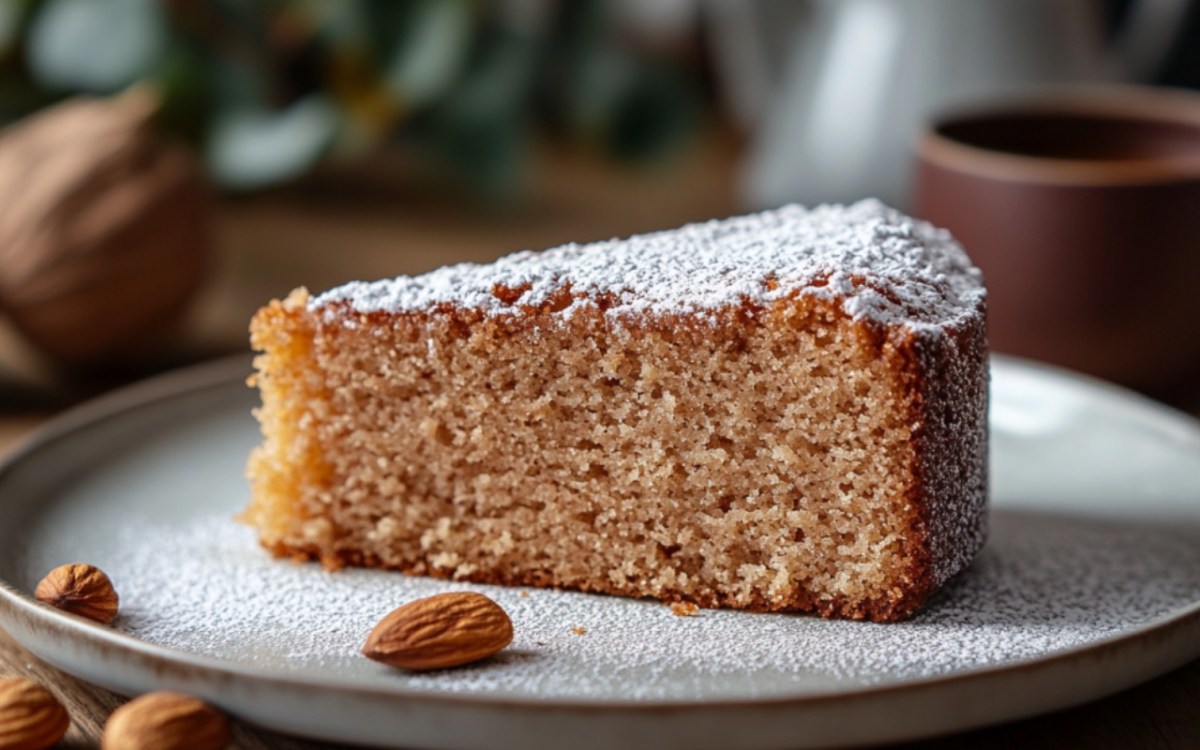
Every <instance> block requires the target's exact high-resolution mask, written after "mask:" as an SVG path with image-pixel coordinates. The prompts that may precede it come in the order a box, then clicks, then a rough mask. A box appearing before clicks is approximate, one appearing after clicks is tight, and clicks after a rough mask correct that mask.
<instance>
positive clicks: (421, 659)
mask: <svg viewBox="0 0 1200 750" xmlns="http://www.w3.org/2000/svg"><path fill="white" fill-rule="evenodd" d="M512 638H513V627H512V620H510V619H509V618H508V614H507V613H506V612H505V611H504V610H503V609H502V608H501V607H500V605H499V604H497V603H496V602H494V601H492V600H491V599H489V598H487V597H486V596H484V595H483V594H475V593H472V592H465V591H464V592H453V593H449V594H438V595H436V596H430V597H427V598H425V599H417V600H416V601H411V602H409V603H408V604H405V605H404V606H402V607H399V608H398V609H395V610H393V611H392V612H391V613H389V614H388V615H387V616H386V617H384V618H383V619H382V620H380V621H379V624H378V625H376V626H375V629H374V630H372V631H371V635H370V636H368V637H367V643H366V645H365V646H363V655H364V656H366V657H367V658H368V659H374V660H375V661H381V662H383V663H384V664H389V665H391V666H393V667H400V668H402V669H412V670H427V669H445V668H447V667H457V666H459V665H462V664H468V663H470V662H473V661H479V660H480V659H484V658H486V657H489V656H491V655H492V654H494V653H496V652H497V651H500V650H501V649H503V648H504V647H505V646H507V645H508V644H510V643H512Z"/></svg>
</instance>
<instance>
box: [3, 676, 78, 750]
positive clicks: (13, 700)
mask: <svg viewBox="0 0 1200 750" xmlns="http://www.w3.org/2000/svg"><path fill="white" fill-rule="evenodd" d="M70 726H71V718H70V717H69V716H67V711H66V709H64V708H63V707H62V704H61V703H59V702H58V699H57V698H55V697H54V696H53V695H52V694H51V693H50V691H49V690H46V689H45V688H44V687H42V686H41V685H39V684H37V683H36V682H31V681H30V680H25V679H22V678H20V677H10V678H8V679H5V680H0V748H3V750H46V748H48V747H53V746H54V745H56V744H58V741H59V740H61V739H62V738H63V735H64V734H66V733H67V729H68V728H69V727H70Z"/></svg>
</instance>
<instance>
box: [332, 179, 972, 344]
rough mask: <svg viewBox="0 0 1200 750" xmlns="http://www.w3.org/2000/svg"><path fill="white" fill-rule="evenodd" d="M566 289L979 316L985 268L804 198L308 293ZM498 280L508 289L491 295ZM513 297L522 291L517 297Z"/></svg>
mask: <svg viewBox="0 0 1200 750" xmlns="http://www.w3.org/2000/svg"><path fill="white" fill-rule="evenodd" d="M564 288H569V289H570V292H571V294H572V296H573V297H574V303H573V304H571V305H570V306H568V307H566V308H565V309H562V310H559V311H557V312H555V313H554V314H555V315H562V316H565V317H569V316H571V315H573V314H575V313H576V312H578V311H579V310H580V309H582V308H584V307H587V306H596V305H597V299H598V298H600V297H602V296H606V297H608V300H607V304H606V309H605V315H606V316H609V317H610V318H615V319H617V320H620V319H622V318H625V319H629V318H635V317H639V316H647V315H649V316H671V315H673V316H678V315H692V316H697V315H698V316H705V315H706V314H708V315H711V314H712V313H713V312H714V311H716V310H719V309H723V308H728V307H731V306H737V305H742V304H746V303H749V304H758V305H768V304H770V303H772V302H774V301H776V300H779V299H784V298H787V297H790V296H794V295H797V294H801V295H813V296H819V297H825V298H836V299H840V300H841V301H842V307H843V310H844V311H845V312H846V313H847V314H848V315H849V316H850V317H851V318H854V319H869V320H874V321H877V322H880V323H884V324H889V325H897V324H902V325H908V326H910V327H914V328H921V327H925V326H942V325H946V324H953V323H954V322H955V321H957V320H959V319H961V318H963V317H965V316H969V315H974V314H977V311H978V307H979V303H980V301H981V300H982V298H983V296H984V293H985V292H984V289H983V283H982V276H981V274H980V272H979V270H978V269H977V268H976V267H975V266H974V265H973V264H972V263H971V261H970V259H969V258H968V257H967V255H966V253H965V252H963V250H962V248H961V247H959V245H958V244H957V243H956V242H955V241H954V240H953V239H952V238H951V237H950V234H949V233H948V232H946V231H945V230H942V229H937V228H935V227H933V226H932V225H930V224H928V223H926V222H923V221H918V220H916V219H912V218H910V217H908V216H905V215H904V214H902V213H901V212H899V211H896V210H894V209H891V208H888V207H887V206H885V205H883V204H882V203H880V202H879V201H876V200H864V201H860V202H858V203H855V204H853V205H849V206H836V205H829V206H819V207H817V208H814V209H805V208H803V207H800V206H795V205H791V206H784V207H783V208H779V209H775V210H770V211H763V212H761V213H757V214H750V215H747V216H738V217H734V218H730V219H724V220H713V221H707V222H702V223H697V224H688V225H686V226H684V227H681V228H679V229H674V230H669V231H663V232H654V233H651V234H642V235H635V236H633V237H629V238H627V239H613V240H607V241H602V242H594V243H590V244H585V245H580V244H574V243H572V244H568V245H562V246H560V247H556V248H552V249H550V250H545V251H542V252H531V251H528V250H526V251H522V252H518V253H513V254H512V255H508V256H506V257H504V258H501V259H500V260H498V261H496V262H494V263H490V264H486V265H483V264H475V263H463V264H459V265H453V266H446V267H444V268H440V269H437V270H435V271H432V272H430V273H427V274H424V275H421V276H401V277H397V278H395V279H385V280H381V281H373V282H359V281H355V282H351V283H349V284H345V285H343V286H340V287H337V288H335V289H332V290H330V291H328V292H326V293H324V294H322V295H320V296H318V297H316V298H314V299H312V300H311V301H310V303H309V304H310V309H313V310H317V309H322V308H326V309H332V308H329V307H328V306H329V305H330V303H337V302H342V303H348V305H349V307H350V308H351V309H353V310H355V311H358V312H376V311H386V312H410V311H419V310H425V309H429V308H432V307H435V306H437V305H440V304H445V303H450V304H454V305H458V306H461V307H466V308H476V309H482V310H484V311H485V312H486V313H488V314H495V315H504V314H512V313H514V312H517V311H519V310H520V308H521V306H526V305H529V306H537V305H540V304H542V303H545V302H547V301H549V300H550V299H551V298H552V296H553V295H556V294H559V293H561V291H562V290H563V289H564ZM498 289H503V290H506V291H507V293H506V294H500V295H498V294H497V290H498ZM514 295H519V296H515V298H514Z"/></svg>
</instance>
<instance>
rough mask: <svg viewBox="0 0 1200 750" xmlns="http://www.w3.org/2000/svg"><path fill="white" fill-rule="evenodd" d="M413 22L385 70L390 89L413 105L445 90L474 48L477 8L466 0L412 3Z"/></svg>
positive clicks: (396, 47)
mask: <svg viewBox="0 0 1200 750" xmlns="http://www.w3.org/2000/svg"><path fill="white" fill-rule="evenodd" d="M409 7H410V8H411V9H412V16H411V17H410V26H409V28H408V29H407V30H406V33H404V34H403V35H402V37H401V38H400V39H398V40H397V42H396V44H395V45H394V47H393V50H392V52H391V55H390V57H389V58H388V60H387V62H386V64H385V69H384V71H383V75H384V79H385V80H386V81H387V87H388V90H389V91H390V92H391V93H392V95H393V96H395V97H396V98H397V99H398V100H399V101H401V102H404V103H405V104H406V105H408V106H409V107H420V106H422V105H424V104H427V103H429V102H430V101H432V100H433V99H435V98H436V97H438V96H439V95H441V94H442V93H443V92H445V91H446V90H447V89H448V88H449V87H450V85H451V84H452V83H453V82H454V80H455V79H456V78H457V77H458V75H459V73H460V72H461V70H462V68H463V65H464V64H465V62H466V59H467V53H468V52H469V51H470V43H471V31H472V25H473V10H472V6H471V4H470V3H467V2H464V1H463V0H424V2H421V3H417V4H414V5H412V6H409Z"/></svg>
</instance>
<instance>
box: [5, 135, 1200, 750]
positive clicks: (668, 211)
mask: <svg viewBox="0 0 1200 750" xmlns="http://www.w3.org/2000/svg"><path fill="white" fill-rule="evenodd" d="M709 145H710V146H711V145H712V144H711V143H710V144H709ZM731 154H732V151H731V147H729V146H720V145H719V144H718V147H717V148H708V149H706V150H705V151H704V152H703V153H701V154H698V155H693V158H689V159H682V160H680V162H679V163H678V165H677V166H675V167H673V168H669V169H666V170H661V171H658V172H654V173H636V174H635V175H634V176H636V179H632V178H631V174H630V173H625V174H620V175H615V176H614V175H613V174H612V171H611V169H599V168H596V167H595V165H593V164H590V163H588V162H586V161H584V162H580V161H579V160H575V161H572V158H573V157H562V158H560V157H559V156H557V155H550V156H549V157H547V158H546V161H547V162H548V163H549V165H550V167H549V169H548V170H547V171H548V172H549V173H550V177H549V178H548V179H546V180H542V181H539V182H536V183H535V184H534V185H533V186H532V187H531V188H530V197H529V200H528V201H527V204H528V205H527V206H525V207H517V208H516V209H515V210H510V211H507V212H497V213H494V214H489V213H487V212H479V211H471V212H460V213H455V212H454V211H452V210H449V209H447V208H445V207H444V206H442V205H438V204H435V205H428V204H425V203H423V202H422V201H421V200H420V199H419V198H416V199H406V200H396V199H393V198H384V197H372V195H370V194H369V193H364V192H363V191H362V190H361V189H359V188H356V189H354V190H350V191H342V190H333V191H329V190H326V191H317V192H315V193H314V192H312V191H300V192H299V193H295V192H293V193H289V194H284V195H272V196H266V197H263V198H260V199H256V200H253V201H248V202H239V203H238V204H234V205H231V206H228V207H227V208H226V210H225V211H223V213H222V218H221V224H220V227H219V229H220V231H219V237H220V242H219V247H218V249H217V258H216V262H215V268H216V271H215V273H214V274H213V278H212V281H211V282H210V284H209V286H208V287H207V288H206V289H205V290H204V292H203V294H202V297H201V300H200V302H199V304H197V305H196V309H195V314H194V315H193V316H192V318H191V319H189V320H188V322H187V335H186V337H185V338H186V340H188V341H190V342H191V345H192V346H193V348H194V350H195V351H203V352H225V351H232V350H240V349H244V347H245V343H244V342H245V322H246V320H247V319H248V317H249V315H250V313H251V312H253V310H254V309H255V308H256V307H257V306H258V305H259V304H261V303H262V302H263V301H264V300H266V299H268V298H270V297H271V296H278V295H282V294H285V293H286V292H287V291H288V289H290V288H291V287H292V286H296V285H300V284H306V285H308V286H309V287H310V288H314V289H321V288H325V287H328V286H330V285H333V284H336V283H340V282H342V281H345V280H348V279H351V278H372V277H380V276H385V275H393V274H396V273H412V272H418V271H422V270H426V269H428V268H432V267H435V266H437V265H441V264H442V263H445V262H448V261H457V260H488V259H490V258H494V257H496V256H497V255H499V254H501V253H502V252H505V251H508V250H512V249H514V248H519V247H544V246H547V245H551V244H556V243H558V242H561V241H563V240H568V239H574V240H587V239H597V238H603V237H608V236H613V235H618V234H625V233H629V232H633V231H642V230H646V229H651V228H656V227H660V226H670V225H675V224H678V223H681V222H683V221H685V220H691V219H699V218H706V217H711V216H718V215H726V214H729V213H732V212H733V211H734V209H735V208H736V206H735V204H734V201H733V199H732V197H731V195H730V186H732V185H733V184H735V182H736V180H735V179H734V175H733V169H734V166H733V165H734V159H733V158H732V155H731ZM555 170H557V177H555ZM0 365H2V367H0V455H3V454H4V453H5V452H7V451H8V450H9V449H11V447H12V446H13V445H14V444H16V443H17V442H18V441H19V440H20V438H21V437H22V436H23V435H25V434H26V433H27V432H28V431H30V430H31V429H33V428H34V427H36V426H37V425H38V424H39V423H40V422H42V421H44V420H45V419H46V418H47V417H48V416H49V413H48V412H47V411H45V407H39V406H36V405H33V406H31V405H29V404H22V403H14V399H15V400H20V399H21V398H23V397H22V396H20V395H17V396H13V395H12V394H23V393H32V392H37V389H38V388H39V387H40V386H38V385H37V383H38V378H39V376H40V375H42V374H44V373H45V367H44V364H41V363H39V362H37V358H36V355H34V354H31V353H30V352H28V351H25V350H22V349H21V345H20V342H19V340H18V337H14V336H13V335H12V333H11V331H9V332H6V331H4V330H3V325H2V324H0ZM14 374H15V376H16V377H17V378H18V379H19V380H22V381H23V384H21V385H20V386H19V387H16V388H14V387H12V385H11V383H10V384H9V385H8V386H7V387H6V386H5V384H4V382H3V381H4V380H5V377H7V378H8V379H10V380H11V379H12V377H14ZM29 383H32V384H33V386H32V388H33V390H30V387H29V386H28V384H29ZM6 394H7V395H6ZM5 398H7V399H8V402H6V401H5ZM31 403H32V402H31ZM39 409H40V410H39ZM13 675H21V676H25V677H30V678H32V679H35V680H37V681H38V682H40V683H42V684H43V685H46V686H47V687H48V688H49V689H51V690H52V691H53V692H54V693H55V694H56V695H58V697H59V698H60V699H61V700H62V701H63V703H64V704H65V705H66V706H67V708H68V710H69V711H70V713H71V716H72V719H73V724H72V727H71V731H70V733H69V734H68V736H67V739H66V741H65V742H64V745H63V746H64V747H74V748H95V747H97V746H98V741H99V737H100V733H101V731H102V728H103V725H104V722H105V720H106V718H107V717H108V715H109V713H111V711H112V710H113V709H114V708H115V707H116V706H118V705H120V703H121V702H122V701H123V700H124V699H123V698H121V697H120V696H117V695H115V694H113V693H110V692H108V691H106V690H103V689H100V688H97V687H95V686H92V685H89V684H86V683H84V682H82V681H80V680H77V679H75V678H73V677H71V676H70V675H67V674H65V673H63V672H61V671H59V670H57V669H54V668H53V667H50V666H49V665H47V664H45V663H43V662H41V661H39V660H38V659H37V658H35V657H33V656H32V655H31V654H29V653H28V652H26V651H24V650H23V649H22V648H21V647H20V646H18V645H17V644H15V643H14V642H13V641H12V640H11V639H10V638H8V636H7V635H5V634H4V633H3V632H2V631H0V678H2V677H8V676H13ZM235 729H236V732H235V745H236V746H237V747H245V748H277V749H281V750H282V749H288V750H293V749H294V750H299V749H301V748H323V747H331V746H330V745H324V744H319V743H312V742H307V741H303V740H294V739H289V738H286V737H283V736H281V735H278V734H275V733H272V732H268V731H265V730H259V729H254V728H252V727H249V726H245V725H240V724H239V725H237V726H236V728H235ZM962 746H970V747H976V748H1011V747H1022V748H1055V750H1058V748H1064V747H1069V748H1150V747H1153V748H1180V749H1184V748H1189V749H1192V748H1200V660H1197V661H1194V662H1192V663H1191V664H1189V665H1187V666H1185V667H1183V668H1181V669H1178V670H1176V671H1175V672H1172V673H1170V674H1168V675H1164V676H1162V677H1159V678H1157V679H1155V680H1153V681H1151V682H1149V683H1146V684H1144V685H1141V686H1139V687H1135V688H1133V689H1130V690H1127V691H1125V692H1123V693H1120V694H1118V695H1115V696H1111V697H1109V698H1107V699H1104V700H1100V701H1097V702H1094V703H1091V704H1088V705H1085V706H1081V707H1078V708H1074V709H1070V710H1066V711H1061V712H1058V713H1054V714H1051V715H1048V716H1043V717H1038V718H1033V719H1028V720H1025V721H1020V722H1016V723H1012V724H1008V725H1004V726H1000V727H993V728H988V729H984V730H980V731H976V732H971V733H967V734H960V735H955V736H953V737H948V738H939V739H934V740H931V741H925V742H921V743H916V744H911V745H905V747H910V748H925V749H927V750H930V749H933V748H937V749H948V748H956V747H962Z"/></svg>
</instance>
